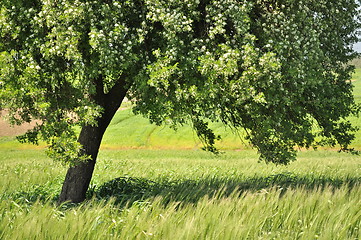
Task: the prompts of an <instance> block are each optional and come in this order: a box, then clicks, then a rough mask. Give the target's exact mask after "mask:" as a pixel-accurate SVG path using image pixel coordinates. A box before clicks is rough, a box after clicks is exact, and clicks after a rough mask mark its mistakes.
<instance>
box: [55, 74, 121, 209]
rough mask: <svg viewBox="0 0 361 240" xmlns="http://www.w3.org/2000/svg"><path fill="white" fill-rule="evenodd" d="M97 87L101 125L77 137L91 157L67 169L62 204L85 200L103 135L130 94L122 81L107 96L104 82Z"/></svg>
mask: <svg viewBox="0 0 361 240" xmlns="http://www.w3.org/2000/svg"><path fill="white" fill-rule="evenodd" d="M96 84H97V93H96V95H94V96H92V97H93V99H94V101H95V102H96V103H98V104H99V105H100V106H102V107H103V110H104V112H103V114H102V116H101V117H100V118H99V119H98V121H97V122H98V125H97V126H89V125H87V126H84V127H83V128H82V130H81V132H80V135H79V138H78V142H79V143H80V144H81V145H82V147H83V152H82V154H85V155H88V156H90V157H91V158H90V160H88V161H85V162H81V163H79V164H77V165H75V166H72V167H70V168H69V169H68V172H67V174H66V177H65V180H64V183H63V187H62V191H61V193H60V196H59V200H58V202H59V203H62V202H66V201H69V202H73V203H79V202H82V201H84V200H85V197H86V192H87V190H88V187H89V184H90V180H91V178H92V175H93V171H94V167H95V163H96V159H97V156H98V152H99V147H100V143H101V141H102V138H103V135H104V133H105V130H106V129H107V127H108V125H109V123H110V121H111V120H112V118H113V117H114V115H115V113H116V111H117V110H118V108H119V107H120V104H121V103H122V101H123V99H124V97H125V94H126V92H127V89H126V87H125V86H126V84H125V81H124V80H120V81H119V82H118V83H117V84H116V85H115V86H114V87H113V88H112V89H111V90H110V91H109V93H107V94H104V93H103V86H102V81H101V80H100V81H98V82H97V83H96Z"/></svg>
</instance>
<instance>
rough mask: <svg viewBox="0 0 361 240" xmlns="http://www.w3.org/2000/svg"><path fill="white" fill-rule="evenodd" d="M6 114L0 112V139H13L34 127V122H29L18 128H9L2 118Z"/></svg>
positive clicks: (4, 111) (3, 111)
mask: <svg viewBox="0 0 361 240" xmlns="http://www.w3.org/2000/svg"><path fill="white" fill-rule="evenodd" d="M6 114H7V112H6V110H2V111H1V113H0V137H13V136H17V135H21V134H24V133H25V132H26V131H27V130H29V129H32V128H33V127H34V126H35V125H36V122H31V123H24V124H22V125H20V126H10V124H9V123H8V122H6V121H5V120H4V116H5V115H6Z"/></svg>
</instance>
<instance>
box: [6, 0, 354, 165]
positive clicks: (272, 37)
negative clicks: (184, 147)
mask: <svg viewBox="0 0 361 240" xmlns="http://www.w3.org/2000/svg"><path fill="white" fill-rule="evenodd" d="M358 7H359V3H358V1H355V0H302V1H298V0H297V1H296V0H287V1H286V0H127V1H116V0H101V1H87V0H54V1H49V0H32V1H29V0H2V1H1V3H0V39H1V40H0V60H1V64H0V67H1V72H0V99H1V102H0V104H1V107H3V108H7V109H9V110H10V115H9V119H10V121H11V122H12V123H14V124H18V123H22V122H29V121H31V120H35V119H36V120H40V122H39V124H38V125H37V126H36V127H35V128H34V129H33V130H31V131H29V132H28V133H27V134H25V135H24V136H22V137H20V138H19V139H20V140H21V141H29V142H34V143H36V142H37V141H38V139H43V140H45V141H46V142H47V143H49V145H50V147H49V151H48V152H49V154H50V155H51V156H54V157H57V158H60V159H62V160H63V161H65V162H73V160H74V159H79V158H82V159H83V160H84V159H87V158H88V155H87V154H83V155H82V156H83V157H80V155H79V151H81V150H82V149H83V148H86V147H85V146H84V145H86V144H85V143H84V141H81V140H79V139H78V140H77V136H76V135H75V132H74V126H80V127H82V128H83V129H84V128H86V127H90V126H91V127H99V125H102V124H100V120H101V119H103V118H106V121H105V122H107V123H108V122H109V121H110V120H111V118H112V116H113V115H114V113H115V111H116V109H117V107H118V106H119V105H120V103H121V102H122V100H123V98H124V96H125V95H126V96H127V97H128V98H129V99H130V100H131V101H132V102H133V103H134V111H135V112H136V113H139V114H143V115H145V116H147V117H148V118H149V119H150V120H151V121H152V122H154V123H156V124H161V123H168V124H171V125H173V126H177V125H178V124H184V123H187V122H189V123H191V126H192V127H193V128H194V129H195V130H196V131H197V133H198V135H199V137H200V138H201V139H203V141H204V143H205V148H206V149H207V150H210V151H216V149H215V148H214V141H215V140H216V139H217V138H218V136H216V135H215V134H214V133H213V132H212V130H211V129H209V128H208V122H209V121H221V122H223V123H224V124H225V125H227V126H230V127H231V128H233V129H235V130H237V129H245V131H246V133H247V139H248V140H249V142H250V143H251V144H252V146H254V147H255V148H256V149H258V151H259V153H260V156H261V159H263V160H265V161H267V162H274V163H287V162H289V161H290V160H293V159H294V158H295V154H296V152H295V147H302V148H303V147H306V148H308V147H316V146H319V145H325V144H326V145H331V146H335V145H340V147H341V149H342V150H349V144H350V143H351V141H352V140H353V138H354V134H353V132H354V131H355V129H354V127H353V126H352V125H351V124H350V122H349V121H348V120H347V117H348V116H350V115H352V114H358V112H359V110H360V109H359V106H357V105H356V104H355V102H354V99H353V95H352V83H351V81H350V79H351V74H352V72H353V70H354V68H353V67H352V66H349V65H348V63H349V62H350V60H352V59H354V58H355V57H356V56H357V54H356V53H355V52H354V51H353V49H352V46H353V44H354V43H355V42H357V41H358V39H357V29H358V28H359V27H360V24H359V16H360V11H359V8H358ZM103 125H104V127H105V128H106V127H107V124H103ZM102 134H103V133H101V135H102ZM79 138H80V139H81V137H79ZM84 138H85V137H84ZM87 138H89V136H87ZM99 141H101V138H100V140H99ZM85 142H86V141H85ZM85 152H86V151H85ZM90 155H92V154H90ZM95 158H96V154H95ZM95 158H94V156H93V160H94V161H95Z"/></svg>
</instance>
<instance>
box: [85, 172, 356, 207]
mask: <svg viewBox="0 0 361 240" xmlns="http://www.w3.org/2000/svg"><path fill="white" fill-rule="evenodd" d="M360 184H361V177H360V178H355V177H346V178H331V177H327V176H317V177H315V176H298V175H295V174H294V173H291V172H284V173H279V174H274V175H270V176H264V177H249V178H239V179H236V178H234V179H230V178H227V179H226V178H215V177H206V178H203V179H199V180H187V179H185V180H178V181H170V180H166V179H161V180H157V181H152V180H149V179H145V178H133V177H119V178H115V179H113V180H111V181H108V182H105V183H104V184H102V185H101V186H99V187H95V188H93V189H92V190H91V191H89V194H88V197H89V198H91V197H95V198H97V199H102V200H104V199H113V200H114V201H115V203H117V204H119V205H120V206H125V205H127V204H128V205H129V204H132V203H134V202H139V201H144V200H146V199H149V198H153V197H161V199H162V200H161V201H162V203H163V204H165V205H167V204H168V203H169V202H174V201H176V202H181V203H196V202H198V201H199V200H200V199H201V198H203V197H205V196H209V197H215V196H217V197H227V196H229V195H231V194H239V196H240V195H241V194H242V193H244V192H246V191H247V192H256V191H260V190H262V189H270V188H276V189H279V190H280V197H282V196H283V194H284V193H286V192H287V191H288V190H289V189H295V188H299V187H300V188H303V189H306V190H314V189H319V190H321V191H322V190H323V189H324V188H326V187H328V188H331V189H333V190H336V189H339V188H341V187H347V188H348V190H349V191H350V190H352V188H353V187H354V186H356V185H360Z"/></svg>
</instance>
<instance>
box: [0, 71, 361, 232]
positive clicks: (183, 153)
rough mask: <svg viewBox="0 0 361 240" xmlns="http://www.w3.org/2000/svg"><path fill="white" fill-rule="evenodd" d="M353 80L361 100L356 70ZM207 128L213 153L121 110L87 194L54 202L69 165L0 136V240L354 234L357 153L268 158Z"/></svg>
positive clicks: (360, 174) (360, 172) (358, 214)
mask: <svg viewBox="0 0 361 240" xmlns="http://www.w3.org/2000/svg"><path fill="white" fill-rule="evenodd" d="M354 79H355V81H354V85H355V97H356V99H357V101H358V102H361V70H357V72H356V74H355V76H354ZM352 121H353V122H354V123H355V124H357V125H359V126H361V123H360V120H359V119H356V118H353V119H352ZM213 127H214V128H216V129H217V132H218V133H222V134H223V135H225V137H224V138H223V140H222V141H221V142H220V143H219V146H220V147H221V148H222V149H223V150H224V153H223V154H221V155H220V156H214V155H212V154H210V153H206V152H203V151H201V150H199V147H200V146H201V145H200V142H199V141H198V140H197V139H196V136H195V134H194V133H193V132H192V130H190V128H189V127H186V126H185V127H181V128H180V129H179V130H178V132H177V133H175V132H174V131H173V130H172V129H170V128H168V127H164V126H163V127H157V126H153V125H150V124H149V123H148V121H147V120H146V119H144V118H142V117H140V116H134V115H133V114H132V113H131V111H130V110H123V111H119V112H118V113H117V115H116V117H115V119H114V120H113V122H112V123H111V126H110V127H109V129H108V130H107V132H106V135H105V137H104V141H103V144H102V149H101V152H100V155H99V159H98V163H97V166H96V169H95V172H94V177H93V180H92V182H91V186H90V190H89V192H88V198H87V200H86V201H85V202H84V203H82V204H68V203H67V204H63V205H60V206H57V205H56V199H57V195H58V193H59V191H60V189H61V184H62V181H63V178H64V176H65V172H66V167H65V166H62V165H61V164H60V163H57V162H53V161H51V160H50V159H49V158H48V157H47V156H46V155H45V153H44V150H43V146H39V147H33V146H30V145H20V144H19V143H17V142H16V141H15V140H14V137H2V138H0V193H1V195H0V239H360V238H361V201H360V198H361V157H360V156H354V155H350V154H345V153H338V152H337V151H336V149H327V150H325V149H323V150H318V151H306V150H302V151H300V153H299V155H298V159H297V161H295V162H292V163H290V164H289V165H287V166H276V165H273V164H265V163H263V162H258V155H257V153H256V152H255V151H254V150H251V149H250V147H249V146H247V144H245V143H243V142H242V141H240V140H239V136H238V135H237V134H235V133H232V132H230V131H229V130H227V129H225V128H224V127H223V126H222V125H220V124H214V125H213ZM241 134H242V133H241ZM354 147H355V148H356V149H360V150H361V132H360V131H359V132H358V134H357V139H356V141H355V143H354Z"/></svg>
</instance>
